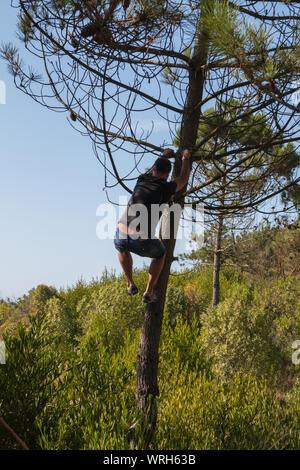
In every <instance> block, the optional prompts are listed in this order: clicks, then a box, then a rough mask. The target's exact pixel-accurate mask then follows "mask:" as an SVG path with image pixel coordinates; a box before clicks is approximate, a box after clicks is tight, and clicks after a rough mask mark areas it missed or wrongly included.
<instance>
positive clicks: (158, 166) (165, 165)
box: [152, 157, 172, 179]
mask: <svg viewBox="0 0 300 470" xmlns="http://www.w3.org/2000/svg"><path fill="white" fill-rule="evenodd" d="M171 168H172V165H171V163H170V161H169V160H168V159H167V158H165V157H159V158H158V159H157V160H156V161H155V163H154V165H153V167H152V175H153V176H156V177H157V178H162V179H168V176H169V174H170V171H171Z"/></svg>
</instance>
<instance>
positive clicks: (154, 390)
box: [136, 0, 209, 447]
mask: <svg viewBox="0 0 300 470" xmlns="http://www.w3.org/2000/svg"><path fill="white" fill-rule="evenodd" d="M208 3H209V0H203V5H204V6H205V5H206V4H208ZM202 8H203V7H202ZM203 16H205V15H203ZM202 25H203V18H202V21H201V20H200V21H199V28H198V38H197V41H196V43H195V50H194V54H193V58H192V63H191V67H190V72H189V86H188V89H187V98H186V105H185V108H184V114H183V120H182V126H181V138H180V145H179V149H178V150H179V155H178V158H177V159H176V161H175V164H174V170H173V175H172V176H173V177H177V176H179V174H180V171H181V153H182V151H183V150H184V149H185V148H193V146H194V145H195V143H196V140H197V132H198V125H199V119H200V115H201V107H200V106H197V105H198V104H199V103H200V102H201V100H202V95H203V87H204V81H205V68H204V67H202V66H205V64H206V61H207V49H208V47H207V46H208V36H207V33H206V32H205V31H204V30H203V27H202ZM182 193H183V190H182V191H181V192H179V193H176V196H177V197H176V202H178V203H181V204H182V205H183V197H182V196H181V194H182ZM175 243H176V240H175V239H174V237H171V238H170V239H169V240H164V244H165V246H166V249H167V251H166V260H165V264H164V267H163V270H162V272H161V274H160V277H159V280H158V282H157V286H156V292H157V294H158V297H159V300H158V302H156V303H152V304H148V305H147V308H146V311H145V316H144V323H143V327H142V334H141V339H140V343H139V348H138V355H137V381H136V400H137V405H138V408H139V410H140V412H141V423H142V433H143V436H144V447H147V446H148V445H149V443H150V442H151V440H152V437H153V434H154V431H155V426H156V418H157V410H156V397H157V396H158V394H159V388H158V379H157V375H158V363H159V342H160V335H161V328H162V321H163V311H164V304H165V298H166V291H167V286H168V280H169V275H170V270H171V264H172V260H173V254H174V248H175Z"/></svg>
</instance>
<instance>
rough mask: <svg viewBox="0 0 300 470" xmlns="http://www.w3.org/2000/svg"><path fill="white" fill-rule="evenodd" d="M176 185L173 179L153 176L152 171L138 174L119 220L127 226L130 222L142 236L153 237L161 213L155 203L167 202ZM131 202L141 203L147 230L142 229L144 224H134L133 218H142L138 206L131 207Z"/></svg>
mask: <svg viewBox="0 0 300 470" xmlns="http://www.w3.org/2000/svg"><path fill="white" fill-rule="evenodd" d="M176 187H177V183H176V182H175V181H170V182H168V181H167V180H165V179H162V178H157V177H156V176H153V175H152V173H144V174H142V175H140V176H139V177H138V180H137V184H136V186H135V188H134V191H133V193H132V195H131V198H130V199H129V201H128V205H127V208H126V211H125V212H124V214H123V215H122V217H121V219H120V221H119V222H121V223H123V224H124V225H126V226H127V227H128V226H129V225H130V224H131V226H133V227H134V228H135V227H136V231H137V232H139V233H140V236H141V237H142V238H143V237H145V238H147V237H149V238H153V237H154V235H155V230H156V226H157V223H158V220H159V217H160V215H161V212H160V213H159V214H158V211H157V209H158V206H157V205H161V204H164V203H167V202H169V200H170V198H171V196H172V195H173V194H175V192H176ZM133 204H142V205H143V207H145V211H146V213H147V219H148V222H147V225H148V227H147V228H148V230H143V227H144V226H143V225H142V224H137V225H135V224H134V220H135V219H137V218H140V220H143V219H141V211H140V210H139V206H135V207H132V206H133ZM154 205H156V207H154ZM143 213H144V212H143ZM132 222H133V225H132ZM136 222H137V221H136ZM141 225H142V226H141Z"/></svg>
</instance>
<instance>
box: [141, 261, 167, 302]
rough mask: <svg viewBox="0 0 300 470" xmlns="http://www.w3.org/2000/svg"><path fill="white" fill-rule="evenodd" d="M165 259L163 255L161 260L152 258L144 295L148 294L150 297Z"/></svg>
mask: <svg viewBox="0 0 300 470" xmlns="http://www.w3.org/2000/svg"><path fill="white" fill-rule="evenodd" d="M165 257H166V255H163V256H162V257H161V258H154V259H153V260H152V261H151V264H150V267H149V275H148V284H147V287H146V291H145V293H147V294H150V295H152V294H153V289H154V287H155V285H156V282H157V280H158V278H159V275H160V273H161V270H162V268H163V265H164V262H165Z"/></svg>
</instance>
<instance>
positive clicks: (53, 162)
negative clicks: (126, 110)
mask: <svg viewBox="0 0 300 470" xmlns="http://www.w3.org/2000/svg"><path fill="white" fill-rule="evenodd" d="M16 21H17V12H16V10H15V9H13V8H11V6H10V0H1V4H0V31H1V33H0V42H1V43H7V42H13V43H14V44H15V45H16V46H18V47H19V48H20V55H21V56H24V59H25V62H27V63H28V64H30V63H34V59H33V58H31V56H28V55H27V56H26V55H24V54H23V53H22V45H21V44H20V43H19V41H18V39H17V37H16ZM0 80H1V81H4V82H5V84H6V104H5V105H0V122H1V150H0V175H1V176H0V177H1V184H0V216H1V225H0V227H1V229H0V298H1V297H2V298H6V297H10V298H15V297H19V296H22V295H24V294H26V293H27V292H28V290H30V289H31V288H33V287H36V286H37V285H39V284H48V285H54V286H56V287H57V288H60V287H66V286H69V285H72V284H74V283H75V282H76V281H77V280H78V279H80V278H83V279H85V280H86V281H89V280H91V279H92V278H96V277H99V276H101V273H102V272H103V270H104V268H105V267H107V268H108V270H111V269H114V270H115V271H116V272H117V273H119V272H121V270H120V267H119V264H118V262H117V256H116V251H115V249H114V246H113V242H112V241H111V240H99V239H98V238H97V236H96V226H97V223H98V222H99V217H97V216H96V210H97V207H98V206H99V204H101V203H105V202H107V199H106V196H105V193H104V191H103V186H104V175H103V170H102V167H101V165H100V164H99V163H98V161H97V160H96V158H95V156H94V153H93V150H92V147H91V143H90V141H89V139H88V138H87V137H82V136H81V135H80V134H79V133H77V132H76V131H75V130H74V129H72V128H71V126H70V125H69V123H68V121H67V115H66V114H61V113H54V112H51V111H49V110H47V109H46V108H43V107H42V106H41V105H39V104H37V103H35V102H34V101H33V100H32V99H31V98H29V97H28V96H26V95H24V94H23V93H22V92H20V91H18V90H17V89H16V88H15V86H14V84H13V79H12V76H11V75H9V74H8V71H7V65H6V64H5V63H4V61H0ZM161 141H162V139H159V141H158V143H160V142H161ZM118 194H120V195H121V194H124V193H123V191H121V190H120V191H119V193H118V192H115V193H114V196H115V197H116V196H117V195H118ZM146 261H148V260H146ZM134 263H135V265H136V266H137V267H141V266H142V265H143V260H142V259H139V258H138V257H134ZM174 267H175V266H174Z"/></svg>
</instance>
